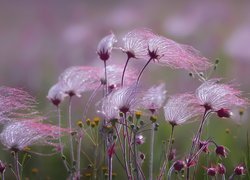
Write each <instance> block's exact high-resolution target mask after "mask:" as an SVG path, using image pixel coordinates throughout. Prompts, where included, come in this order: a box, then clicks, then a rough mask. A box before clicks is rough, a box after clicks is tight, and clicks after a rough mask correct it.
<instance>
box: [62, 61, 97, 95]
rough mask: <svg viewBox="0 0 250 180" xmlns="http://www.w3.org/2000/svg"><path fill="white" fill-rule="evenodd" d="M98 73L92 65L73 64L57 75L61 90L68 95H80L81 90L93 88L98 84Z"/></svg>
mask: <svg viewBox="0 0 250 180" xmlns="http://www.w3.org/2000/svg"><path fill="white" fill-rule="evenodd" d="M98 73H99V72H98V70H97V69H96V68H94V67H87V66H73V67H70V68H67V69H66V70H65V71H64V72H63V73H62V74H61V75H60V76H59V83H60V84H61V88H62V92H63V93H65V94H68V95H69V96H74V95H76V96H77V97H81V94H82V93H83V92H86V91H90V90H93V89H95V88H96V87H97V86H98V85H99V78H98V76H97V74H98Z"/></svg>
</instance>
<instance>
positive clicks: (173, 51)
mask: <svg viewBox="0 0 250 180" xmlns="http://www.w3.org/2000/svg"><path fill="white" fill-rule="evenodd" d="M148 55H149V57H150V59H152V60H153V61H155V62H158V63H159V64H161V65H166V66H169V67H171V68H173V69H186V70H188V71H194V72H196V71H200V70H206V69H207V68H208V67H209V66H210V63H209V62H208V59H207V58H205V57H203V56H202V55H200V52H199V51H198V50H196V49H194V48H193V47H191V46H188V45H182V44H179V43H177V42H175V41H173V40H170V39H167V38H165V37H162V36H155V37H153V38H151V39H150V40H149V43H148Z"/></svg>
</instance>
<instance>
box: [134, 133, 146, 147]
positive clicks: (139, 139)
mask: <svg viewBox="0 0 250 180" xmlns="http://www.w3.org/2000/svg"><path fill="white" fill-rule="evenodd" d="M144 142H145V138H144V137H143V135H141V134H139V135H137V136H136V137H135V143H136V144H138V145H141V144H144Z"/></svg>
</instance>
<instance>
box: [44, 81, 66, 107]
mask: <svg viewBox="0 0 250 180" xmlns="http://www.w3.org/2000/svg"><path fill="white" fill-rule="evenodd" d="M61 86H62V85H61V84H60V83H56V84H55V85H53V86H52V87H51V88H50V89H49V92H48V95H47V98H48V99H49V100H50V101H51V103H52V104H54V105H55V106H59V104H60V103H61V102H63V100H64V99H65V97H67V96H68V95H67V94H66V93H64V92H63V91H62V87H61Z"/></svg>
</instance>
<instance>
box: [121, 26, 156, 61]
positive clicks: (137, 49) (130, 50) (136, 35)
mask: <svg viewBox="0 0 250 180" xmlns="http://www.w3.org/2000/svg"><path fill="white" fill-rule="evenodd" d="M154 36H155V34H154V33H153V32H152V31H151V30H150V29H146V28H138V29H134V30H132V31H130V32H129V33H127V34H126V35H125V37H124V38H123V41H124V46H123V48H122V50H123V52H124V53H126V54H127V56H128V57H129V58H136V59H148V40H149V39H150V38H152V37H154Z"/></svg>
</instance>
